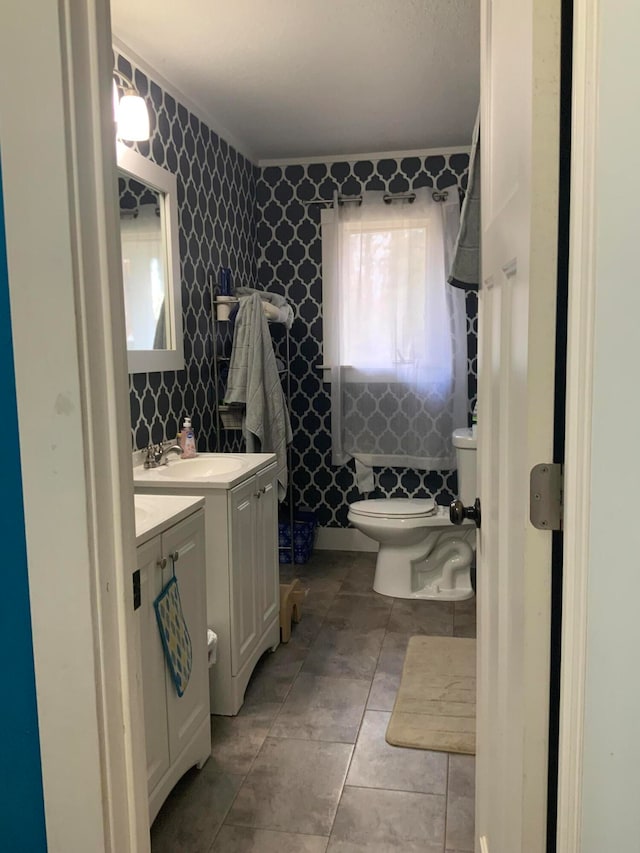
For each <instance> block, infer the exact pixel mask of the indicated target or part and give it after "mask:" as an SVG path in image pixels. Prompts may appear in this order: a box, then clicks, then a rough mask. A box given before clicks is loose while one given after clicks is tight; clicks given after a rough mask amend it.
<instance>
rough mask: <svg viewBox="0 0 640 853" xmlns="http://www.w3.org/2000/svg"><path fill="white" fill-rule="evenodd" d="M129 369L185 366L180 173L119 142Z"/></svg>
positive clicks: (154, 369) (147, 369) (123, 268)
mask: <svg viewBox="0 0 640 853" xmlns="http://www.w3.org/2000/svg"><path fill="white" fill-rule="evenodd" d="M117 161H118V193H119V206H120V244H121V249H122V278H123V284H124V306H125V319H126V330H127V356H128V362H129V373H149V372H151V371H156V370H181V369H182V368H183V367H184V342H183V337H182V290H181V287H180V254H179V242H178V202H177V185H176V177H175V175H173V174H172V173H171V172H169V171H167V169H163V168H161V167H160V166H157V165H156V164H155V163H152V162H151V161H150V160H147V158H146V157H143V156H142V155H140V154H138V153H137V152H136V151H132V150H131V149H130V148H127V146H126V145H123V144H122V143H118V148H117Z"/></svg>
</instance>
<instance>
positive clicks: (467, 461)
mask: <svg viewBox="0 0 640 853" xmlns="http://www.w3.org/2000/svg"><path fill="white" fill-rule="evenodd" d="M453 446H454V447H455V449H456V460H457V463H458V497H459V498H460V500H461V501H462V503H463V504H464V505H465V506H472V505H473V502H474V501H475V499H476V497H477V496H478V482H477V469H476V438H475V437H474V436H472V435H471V430H470V429H456V430H454V433H453Z"/></svg>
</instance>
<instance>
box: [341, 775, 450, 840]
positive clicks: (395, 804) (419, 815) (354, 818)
mask: <svg viewBox="0 0 640 853" xmlns="http://www.w3.org/2000/svg"><path fill="white" fill-rule="evenodd" d="M444 809H445V798H444V797H442V796H436V795H434V794H413V793H407V792H405V791H381V790H373V789H367V788H350V787H346V788H345V789H344V794H343V795H342V799H341V801H340V807H339V808H338V813H337V815H336V819H335V823H334V825H333V830H332V832H331V838H330V839H329V847H328V848H327V850H328V853H360V851H363V853H364V851H366V853H400V851H402V853H442V848H443V845H444Z"/></svg>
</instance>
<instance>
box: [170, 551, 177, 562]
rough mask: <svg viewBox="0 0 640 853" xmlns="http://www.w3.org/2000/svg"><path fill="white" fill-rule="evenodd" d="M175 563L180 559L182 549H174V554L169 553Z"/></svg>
mask: <svg viewBox="0 0 640 853" xmlns="http://www.w3.org/2000/svg"><path fill="white" fill-rule="evenodd" d="M169 556H170V557H171V559H172V560H173V562H174V563H177V562H178V560H179V559H180V551H174V552H173V554H170V555H169Z"/></svg>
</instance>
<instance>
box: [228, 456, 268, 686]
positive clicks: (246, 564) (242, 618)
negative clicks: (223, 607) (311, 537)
mask: <svg viewBox="0 0 640 853" xmlns="http://www.w3.org/2000/svg"><path fill="white" fill-rule="evenodd" d="M227 513H228V531H229V542H228V547H229V561H230V562H229V565H230V566H231V567H232V570H231V572H230V573H229V579H230V587H231V588H230V593H231V601H230V610H231V617H232V618H231V620H230V626H231V674H232V676H233V677H237V676H238V673H240V672H242V668H243V667H244V666H246V664H247V663H248V662H249V661H250V660H251V658H252V656H253V654H254V652H255V649H256V647H257V646H258V645H259V644H260V640H261V638H262V637H263V635H264V634H265V632H268V631H269V628H270V626H271V625H272V624H273V620H274V619H275V618H277V617H278V615H279V614H278V608H279V589H280V587H279V578H278V541H277V536H278V502H277V497H276V482H275V472H274V471H273V470H272V469H267V471H265V472H263V473H260V474H256V476H255V477H251V478H250V479H248V480H246V481H245V482H244V483H242V485H240V486H236V487H235V488H234V489H231V490H230V491H229V493H228V498H227ZM254 665H255V661H254ZM252 669H253V667H252Z"/></svg>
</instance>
